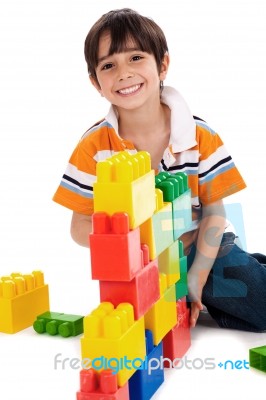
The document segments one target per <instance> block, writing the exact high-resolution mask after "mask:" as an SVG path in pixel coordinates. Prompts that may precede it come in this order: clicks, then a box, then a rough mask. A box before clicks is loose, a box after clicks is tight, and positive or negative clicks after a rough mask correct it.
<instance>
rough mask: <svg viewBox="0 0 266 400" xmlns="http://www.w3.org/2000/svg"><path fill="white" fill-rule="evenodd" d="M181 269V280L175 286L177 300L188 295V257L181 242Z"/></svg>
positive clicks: (179, 242)
mask: <svg viewBox="0 0 266 400" xmlns="http://www.w3.org/2000/svg"><path fill="white" fill-rule="evenodd" d="M178 244H179V267H180V279H179V280H178V281H177V282H176V284H175V291H176V299H177V300H178V299H180V298H181V297H184V296H187V295H188V286H187V256H185V255H184V246H183V243H182V242H181V241H180V240H179V241H178Z"/></svg>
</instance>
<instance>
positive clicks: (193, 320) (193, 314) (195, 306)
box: [190, 301, 203, 328]
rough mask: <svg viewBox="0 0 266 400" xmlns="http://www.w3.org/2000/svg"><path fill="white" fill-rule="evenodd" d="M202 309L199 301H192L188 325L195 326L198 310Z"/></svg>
mask: <svg viewBox="0 0 266 400" xmlns="http://www.w3.org/2000/svg"><path fill="white" fill-rule="evenodd" d="M201 310H203V304H202V302H201V301H193V302H192V303H191V309H190V327H191V328H195V326H196V323H197V320H198V318H199V313H200V311H201Z"/></svg>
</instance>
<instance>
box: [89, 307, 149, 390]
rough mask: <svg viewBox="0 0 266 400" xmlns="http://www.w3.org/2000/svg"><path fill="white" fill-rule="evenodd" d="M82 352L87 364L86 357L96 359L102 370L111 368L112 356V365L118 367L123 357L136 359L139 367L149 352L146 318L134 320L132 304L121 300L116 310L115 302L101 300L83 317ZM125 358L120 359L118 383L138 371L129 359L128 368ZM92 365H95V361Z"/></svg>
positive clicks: (99, 368) (123, 382) (120, 383)
mask: <svg viewBox="0 0 266 400" xmlns="http://www.w3.org/2000/svg"><path fill="white" fill-rule="evenodd" d="M81 354H82V360H83V362H84V363H85V362H86V360H87V359H90V360H91V361H92V360H94V361H93V362H96V361H95V359H96V358H97V359H98V362H97V364H96V366H97V369H98V370H99V371H100V370H102V369H107V368H108V367H109V366H108V364H107V363H108V360H110V359H112V365H113V366H115V365H117V366H118V364H117V363H118V362H119V361H120V360H121V359H122V360H124V361H125V359H127V360H130V361H132V360H134V359H136V358H137V359H138V360H139V361H138V365H136V368H137V367H138V366H139V365H140V363H141V361H140V360H144V359H145V355H146V346H145V328H144V317H142V318H140V319H139V320H137V321H134V310H133V306H132V305H131V304H129V303H120V304H119V305H118V306H117V308H116V309H115V308H114V306H113V304H112V303H108V302H103V303H101V304H100V305H99V307H98V308H96V309H95V310H94V311H92V313H91V314H89V315H87V316H86V317H85V318H84V337H83V338H81ZM124 361H120V363H121V364H120V365H119V366H118V368H119V371H118V373H117V378H118V385H119V386H123V385H124V384H125V383H126V382H127V381H128V379H129V378H130V377H131V376H132V375H133V373H134V372H135V371H136V368H134V367H133V366H132V364H131V363H130V362H129V363H128V364H127V365H128V367H129V369H127V368H126V367H125V365H124ZM110 362H111V361H110ZM90 365H91V366H92V367H93V364H90ZM101 366H102V367H101ZM120 367H122V368H121V369H120Z"/></svg>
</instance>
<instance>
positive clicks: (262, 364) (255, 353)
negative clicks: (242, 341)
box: [249, 346, 266, 372]
mask: <svg viewBox="0 0 266 400" xmlns="http://www.w3.org/2000/svg"><path fill="white" fill-rule="evenodd" d="M249 366H250V367H251V368H256V369H258V370H259V371H262V372H266V346H260V347H254V348H253V349H249Z"/></svg>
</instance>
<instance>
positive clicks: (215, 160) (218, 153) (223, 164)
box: [198, 127, 246, 205]
mask: <svg viewBox="0 0 266 400" xmlns="http://www.w3.org/2000/svg"><path fill="white" fill-rule="evenodd" d="M198 143H199V176H198V179H199V183H198V184H199V188H198V190H199V199H200V202H201V203H202V204H203V205H208V204H210V203H213V202H215V201H218V200H221V199H223V198H225V197H227V196H229V195H231V194H233V193H236V192H238V191H240V190H242V189H244V188H245V187H246V184H245V182H244V180H243V178H242V176H241V174H240V172H239V171H238V169H237V167H236V166H235V163H234V161H233V160H232V157H231V156H230V154H229V153H228V151H227V149H226V148H225V146H224V143H223V141H222V140H221V138H220V136H219V135H218V134H217V133H216V132H214V131H212V130H211V129H210V128H208V127H207V128H206V127H204V128H200V129H199V137H198Z"/></svg>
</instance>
